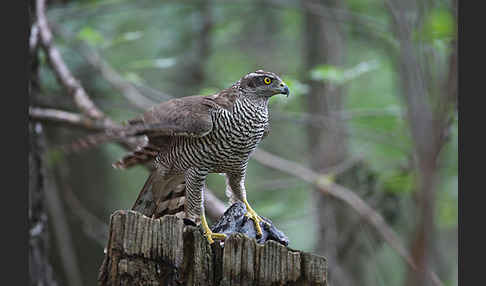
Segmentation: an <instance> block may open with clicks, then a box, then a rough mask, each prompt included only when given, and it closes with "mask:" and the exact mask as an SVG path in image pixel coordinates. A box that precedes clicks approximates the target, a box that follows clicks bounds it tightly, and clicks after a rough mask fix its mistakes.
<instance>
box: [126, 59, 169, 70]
mask: <svg viewBox="0 0 486 286" xmlns="http://www.w3.org/2000/svg"><path fill="white" fill-rule="evenodd" d="M175 63H176V60H175V59H174V58H164V59H145V60H138V61H133V62H131V63H130V64H129V67H130V68H132V69H146V68H159V69H165V68H168V67H171V66H173V65H174V64H175Z"/></svg>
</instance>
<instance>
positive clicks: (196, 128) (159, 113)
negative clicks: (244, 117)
mask: <svg viewBox="0 0 486 286" xmlns="http://www.w3.org/2000/svg"><path fill="white" fill-rule="evenodd" d="M236 92H237V91H236V90H234V89H226V90H223V91H221V92H220V93H218V94H216V95H211V96H188V97H182V98H178V99H172V100H169V101H166V102H163V103H161V104H159V105H156V106H154V107H152V108H151V109H149V110H148V111H147V112H145V113H144V114H142V115H140V116H138V117H136V118H134V119H132V120H130V121H128V124H129V127H128V129H131V131H129V132H128V133H130V134H133V135H147V137H148V139H149V142H148V143H147V144H146V145H143V146H139V147H138V148H137V149H136V150H134V151H133V152H132V153H130V154H128V155H126V156H125V157H123V158H122V159H121V160H119V161H118V162H116V163H114V164H113V167H115V168H129V167H132V166H134V165H138V164H145V163H150V162H151V161H152V160H153V159H154V158H155V156H156V155H157V154H158V153H159V152H161V151H163V149H164V146H166V144H168V143H169V142H170V140H171V139H172V138H173V136H194V137H202V136H204V135H206V134H207V133H209V132H210V131H211V130H212V127H213V123H212V120H211V115H210V110H211V109H212V108H224V109H227V110H231V109H232V107H233V103H234V101H235V99H236Z"/></svg>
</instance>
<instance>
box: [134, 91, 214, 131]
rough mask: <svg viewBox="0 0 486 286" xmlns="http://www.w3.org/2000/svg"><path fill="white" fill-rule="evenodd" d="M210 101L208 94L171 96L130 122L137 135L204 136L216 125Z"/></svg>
mask: <svg viewBox="0 0 486 286" xmlns="http://www.w3.org/2000/svg"><path fill="white" fill-rule="evenodd" d="M212 107H213V106H211V101H210V100H209V99H208V98H207V97H206V96H188V97H182V98H176V99H171V100H169V101H166V102H163V103H160V104H158V105H156V106H153V107H152V108H150V109H149V110H147V111H146V112H145V113H144V114H142V115H140V116H138V117H136V118H134V119H132V120H129V121H128V124H129V125H130V126H131V127H133V128H134V135H147V136H149V137H158V136H196V137H200V136H204V135H206V134H207V133H209V132H210V131H211V129H212V128H213V122H212V120H211V115H210V109H211V108H212Z"/></svg>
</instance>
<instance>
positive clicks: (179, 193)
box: [132, 170, 195, 220]
mask: <svg viewBox="0 0 486 286" xmlns="http://www.w3.org/2000/svg"><path fill="white" fill-rule="evenodd" d="M185 189H186V188H185V182H184V175H162V174H160V172H159V171H157V170H155V171H152V173H150V176H149V177H148V178H147V180H146V181H145V184H144V186H143V187H142V190H141V191H140V193H139V194H138V197H137V200H136V201H135V203H134V205H133V207H132V210H135V211H137V212H140V213H142V214H144V215H146V216H148V217H153V218H158V217H161V216H163V215H166V214H171V215H177V216H180V217H184V203H185ZM192 219H193V220H194V219H195V218H192Z"/></svg>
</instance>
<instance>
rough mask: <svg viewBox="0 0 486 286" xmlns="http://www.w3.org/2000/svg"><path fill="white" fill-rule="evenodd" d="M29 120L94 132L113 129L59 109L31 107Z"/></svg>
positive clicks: (102, 123)
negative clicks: (66, 125) (54, 123)
mask: <svg viewBox="0 0 486 286" xmlns="http://www.w3.org/2000/svg"><path fill="white" fill-rule="evenodd" d="M29 118H31V119H33V120H38V121H47V122H56V123H61V124H68V125H71V126H76V127H81V128H84V129H88V130H93V131H102V130H105V129H107V128H110V127H112V125H110V124H105V123H104V122H100V121H95V120H92V119H89V118H86V117H85V116H83V115H80V114H77V113H72V112H67V111H63V110H58V109H48V108H38V107H29Z"/></svg>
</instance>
